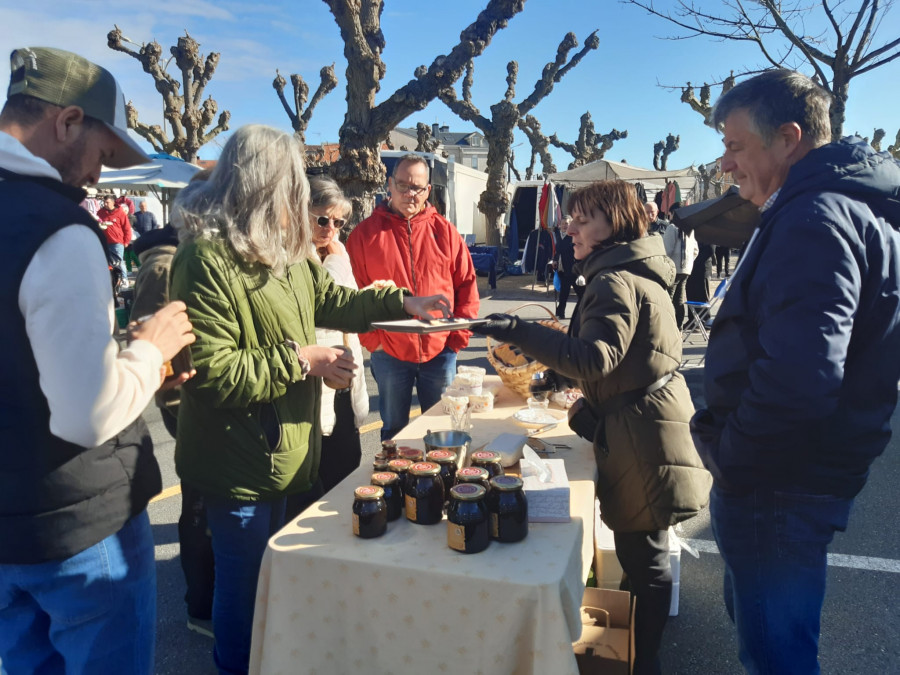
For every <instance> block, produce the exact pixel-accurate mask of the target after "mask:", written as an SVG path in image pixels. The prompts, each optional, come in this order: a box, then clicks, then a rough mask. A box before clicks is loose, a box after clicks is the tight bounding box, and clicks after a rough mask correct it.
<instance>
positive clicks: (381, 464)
mask: <svg viewBox="0 0 900 675" xmlns="http://www.w3.org/2000/svg"><path fill="white" fill-rule="evenodd" d="M390 461H391V460H389V459H388V458H387V457H385V456H384V455H383V454H382V453H380V452H379V453H378V454H377V455H375V459H374V461H373V462H372V470H373V471H390V466H389V464H390Z"/></svg>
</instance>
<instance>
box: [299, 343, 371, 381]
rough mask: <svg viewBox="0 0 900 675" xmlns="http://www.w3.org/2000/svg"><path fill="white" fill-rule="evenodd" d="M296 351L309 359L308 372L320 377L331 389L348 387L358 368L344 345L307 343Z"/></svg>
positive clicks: (351, 354) (351, 353)
mask: <svg viewBox="0 0 900 675" xmlns="http://www.w3.org/2000/svg"><path fill="white" fill-rule="evenodd" d="M297 352H298V353H299V354H300V356H302V357H303V358H305V359H306V360H307V361H309V365H310V369H309V374H310V375H315V376H316V377H321V378H322V379H323V380H324V381H325V384H327V385H328V386H329V387H331V388H332V389H346V388H347V387H349V386H350V383H351V381H352V380H353V376H354V375H355V373H356V370H357V369H358V368H359V366H357V365H356V363H354V361H353V352H351V351H350V350H349V349H345V348H344V347H325V346H323V345H307V346H306V347H300V348H299V349H298V350H297Z"/></svg>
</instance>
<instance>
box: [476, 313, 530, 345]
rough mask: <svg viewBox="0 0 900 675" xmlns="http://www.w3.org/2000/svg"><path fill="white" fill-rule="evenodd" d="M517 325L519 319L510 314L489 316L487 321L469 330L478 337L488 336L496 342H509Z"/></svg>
mask: <svg viewBox="0 0 900 675" xmlns="http://www.w3.org/2000/svg"><path fill="white" fill-rule="evenodd" d="M518 323H519V317H517V316H513V315H512V314H490V315H488V317H487V321H485V322H484V323H477V324H475V325H474V326H472V328H471V329H470V330H471V331H472V332H473V333H478V334H479V335H489V336H490V337H492V338H494V339H496V340H502V341H503V342H510V341H511V340H512V337H513V335H514V333H515V331H516V327H517V326H518Z"/></svg>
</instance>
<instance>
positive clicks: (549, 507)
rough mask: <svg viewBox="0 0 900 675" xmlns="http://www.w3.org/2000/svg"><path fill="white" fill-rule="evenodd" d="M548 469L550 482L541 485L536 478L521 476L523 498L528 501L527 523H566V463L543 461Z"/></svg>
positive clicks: (567, 492) (567, 482) (567, 519)
mask: <svg viewBox="0 0 900 675" xmlns="http://www.w3.org/2000/svg"><path fill="white" fill-rule="evenodd" d="M544 463H545V464H546V465H547V468H548V469H550V482H548V483H542V482H541V481H540V479H538V477H537V476H522V482H523V483H524V490H525V497H526V498H527V499H528V522H529V523H568V522H569V519H570V514H569V477H568V476H567V475H566V463H565V462H564V461H563V460H561V459H545V460H544Z"/></svg>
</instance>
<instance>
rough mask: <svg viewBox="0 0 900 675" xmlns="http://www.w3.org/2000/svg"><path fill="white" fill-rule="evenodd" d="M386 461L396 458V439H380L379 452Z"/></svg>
mask: <svg viewBox="0 0 900 675" xmlns="http://www.w3.org/2000/svg"><path fill="white" fill-rule="evenodd" d="M380 454H382V455H384V456H385V458H387V460H388V461H390V460H392V459H397V441H394V440H391V439H388V440H386V441H381V453H380Z"/></svg>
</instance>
